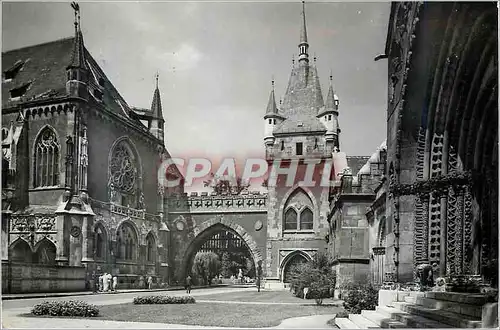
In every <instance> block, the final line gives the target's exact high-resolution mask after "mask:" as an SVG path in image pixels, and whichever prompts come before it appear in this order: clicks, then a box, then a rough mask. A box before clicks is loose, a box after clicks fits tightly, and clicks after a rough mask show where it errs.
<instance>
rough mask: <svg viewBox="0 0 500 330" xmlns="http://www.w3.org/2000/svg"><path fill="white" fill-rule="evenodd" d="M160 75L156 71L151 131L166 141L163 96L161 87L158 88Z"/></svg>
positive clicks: (159, 138)
mask: <svg viewBox="0 0 500 330" xmlns="http://www.w3.org/2000/svg"><path fill="white" fill-rule="evenodd" d="M159 77H160V75H159V73H158V72H156V75H155V80H156V82H155V91H154V93H153V102H152V103H151V117H152V118H151V123H150V128H149V131H150V132H151V134H153V135H154V136H155V137H156V138H157V139H158V140H160V141H162V142H163V141H164V134H163V132H164V129H165V120H164V119H163V109H162V107H161V97H160V89H159V88H158V79H159Z"/></svg>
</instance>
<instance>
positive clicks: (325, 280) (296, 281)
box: [290, 253, 336, 305]
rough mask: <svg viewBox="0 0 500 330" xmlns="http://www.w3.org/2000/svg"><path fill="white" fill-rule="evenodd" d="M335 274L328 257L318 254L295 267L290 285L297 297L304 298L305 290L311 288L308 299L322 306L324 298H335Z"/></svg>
mask: <svg viewBox="0 0 500 330" xmlns="http://www.w3.org/2000/svg"><path fill="white" fill-rule="evenodd" d="M335 279H336V276H335V272H334V271H333V269H332V264H331V262H330V259H329V258H328V256H327V255H326V254H324V253H318V254H316V256H315V257H314V258H313V259H312V260H310V261H308V262H305V263H302V264H298V265H295V266H293V268H292V269H291V272H290V285H291V287H292V290H293V292H294V294H295V296H297V297H300V298H303V297H304V288H309V291H308V293H307V296H306V298H313V299H315V300H316V304H318V305H321V304H322V303H323V299H324V298H330V297H333V292H334V289H335Z"/></svg>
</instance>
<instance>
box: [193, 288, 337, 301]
mask: <svg viewBox="0 0 500 330" xmlns="http://www.w3.org/2000/svg"><path fill="white" fill-rule="evenodd" d="M196 299H197V300H219V301H224V300H225V301H248V302H272V303H280V302H281V303H297V304H307V305H310V304H315V301H314V299H306V300H304V299H300V298H297V297H295V296H294V295H293V294H292V293H291V292H288V291H261V292H257V289H255V291H240V292H230V293H219V294H211V295H205V296H200V297H198V298H196ZM337 301H338V300H337ZM335 302H336V300H333V299H324V300H323V303H325V304H326V303H330V304H331V303H335Z"/></svg>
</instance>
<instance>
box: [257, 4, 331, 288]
mask: <svg viewBox="0 0 500 330" xmlns="http://www.w3.org/2000/svg"><path fill="white" fill-rule="evenodd" d="M298 47H299V56H298V63H297V64H295V61H294V65H293V68H292V72H291V75H290V79H289V82H288V87H287V90H286V93H285V96H284V99H283V103H282V104H280V106H279V107H278V106H277V105H276V100H275V94H274V81H273V88H272V90H271V95H270V97H269V102H268V105H267V111H266V114H265V116H264V121H265V124H264V125H265V137H264V145H265V148H266V159H267V161H268V164H269V167H270V168H272V167H273V164H274V168H276V167H277V166H278V167H281V168H282V169H281V170H277V171H276V172H274V174H275V176H274V177H275V178H276V179H275V181H276V182H275V184H273V183H272V182H274V180H273V179H272V177H273V174H271V176H270V179H269V186H268V196H269V201H268V202H269V203H268V228H267V246H266V250H267V255H266V275H267V281H268V283H269V282H271V283H272V282H274V283H283V282H285V283H286V282H287V274H288V272H289V269H290V266H291V265H293V264H295V263H297V262H302V261H305V260H308V259H311V258H312V257H314V255H315V254H316V253H317V252H319V251H324V250H325V249H326V246H327V243H326V240H325V239H326V238H327V234H328V222H327V212H328V209H329V202H328V191H329V188H328V187H329V181H330V177H331V173H333V169H332V166H331V164H332V153H333V152H334V150H338V149H339V133H340V128H339V125H338V115H339V112H338V107H339V100H338V97H337V96H336V94H335V92H334V89H333V86H332V77H331V76H330V87H329V90H328V94H327V97H326V101H324V98H323V94H322V91H321V84H320V79H319V76H318V72H317V68H316V66H315V62H316V61H315V60H314V63H313V64H311V63H310V60H309V43H308V39H307V27H306V16H305V4H304V3H302V13H301V30H300V41H299V44H298ZM308 163H317V165H316V166H315V167H314V168H315V170H314V173H313V174H312V179H313V181H315V183H314V184H305V185H304V183H303V182H301V181H308V179H307V178H308V177H310V175H308V174H307V173H306V172H308V170H307V167H308ZM276 164H280V165H276ZM285 168H288V169H289V170H290V173H294V172H295V168H296V173H297V175H296V176H295V178H294V180H293V182H292V181H291V179H289V180H287V177H286V171H287V170H286V169H285ZM309 171H310V170H309ZM271 173H273V171H272V170H271ZM323 177H325V178H326V181H323V183H327V184H326V185H325V184H322V182H321V181H322V178H323ZM287 181H288V182H287ZM309 181H310V180H309ZM277 285H279V286H282V285H283V284H277Z"/></svg>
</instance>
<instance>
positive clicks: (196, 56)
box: [146, 43, 203, 71]
mask: <svg viewBox="0 0 500 330" xmlns="http://www.w3.org/2000/svg"><path fill="white" fill-rule="evenodd" d="M146 56H147V57H148V59H149V60H150V61H153V62H160V63H161V66H163V67H167V68H168V70H169V71H172V70H175V71H183V70H190V69H192V68H195V67H196V66H197V65H198V63H199V62H200V61H201V60H202V58H203V53H202V52H200V51H199V50H198V49H197V48H196V47H194V46H193V45H191V44H188V43H183V44H181V45H180V47H179V48H177V49H176V50H173V51H170V50H169V51H166V50H163V49H159V48H158V47H155V46H148V47H147V48H146Z"/></svg>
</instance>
